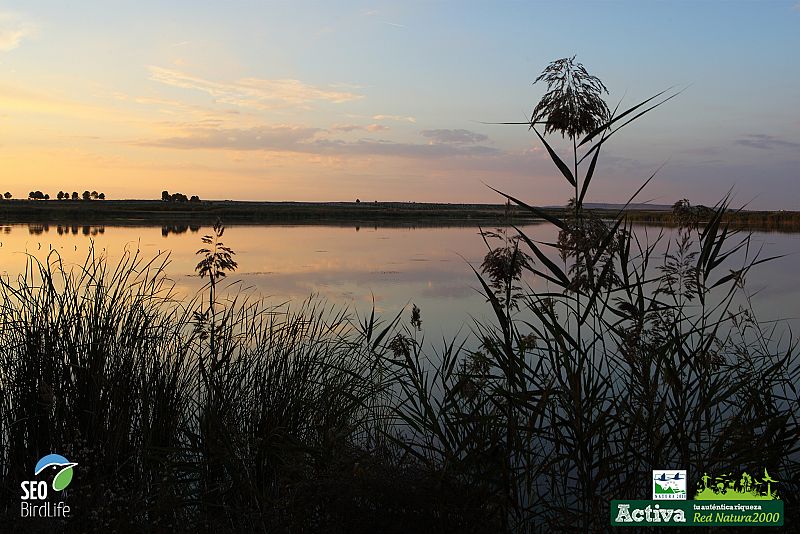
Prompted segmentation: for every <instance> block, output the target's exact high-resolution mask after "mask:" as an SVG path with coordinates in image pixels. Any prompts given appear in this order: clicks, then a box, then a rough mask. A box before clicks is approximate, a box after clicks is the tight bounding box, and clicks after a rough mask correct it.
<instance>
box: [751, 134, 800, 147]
mask: <svg viewBox="0 0 800 534" xmlns="http://www.w3.org/2000/svg"><path fill="white" fill-rule="evenodd" d="M736 144H737V145H741V146H747V147H750V148H759V149H761V150H769V149H773V148H800V143H795V142H792V141H785V140H783V139H779V138H777V137H775V136H772V135H766V134H750V135H747V136H746V137H745V138H744V139H737V140H736Z"/></svg>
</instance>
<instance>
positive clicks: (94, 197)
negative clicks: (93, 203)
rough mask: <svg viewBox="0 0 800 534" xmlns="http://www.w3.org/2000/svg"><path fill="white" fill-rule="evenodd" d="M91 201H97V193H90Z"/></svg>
mask: <svg viewBox="0 0 800 534" xmlns="http://www.w3.org/2000/svg"><path fill="white" fill-rule="evenodd" d="M91 195H92V200H97V191H92V193H91Z"/></svg>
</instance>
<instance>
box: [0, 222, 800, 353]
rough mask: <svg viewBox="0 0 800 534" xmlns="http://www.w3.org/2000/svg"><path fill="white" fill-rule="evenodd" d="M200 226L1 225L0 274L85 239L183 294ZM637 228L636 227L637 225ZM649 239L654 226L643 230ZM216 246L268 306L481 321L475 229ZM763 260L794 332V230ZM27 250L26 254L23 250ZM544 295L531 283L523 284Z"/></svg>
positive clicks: (291, 230)
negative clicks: (163, 256)
mask: <svg viewBox="0 0 800 534" xmlns="http://www.w3.org/2000/svg"><path fill="white" fill-rule="evenodd" d="M210 230H211V229H210V228H209V227H203V228H192V229H186V228H174V229H171V228H162V227H124V226H106V227H91V226H85V227H84V226H77V227H61V228H59V226H58V225H49V226H43V225H27V224H24V225H6V226H3V227H2V232H0V242H2V246H0V260H1V261H2V263H0V266H1V267H0V272H2V273H4V274H6V275H8V276H12V277H13V276H16V275H18V274H19V273H20V272H22V271H23V270H24V267H25V263H26V260H27V257H28V256H27V254H32V255H34V256H36V257H37V258H40V259H41V260H43V261H44V260H45V259H46V258H47V255H48V253H50V252H51V251H55V252H57V253H58V254H59V255H60V256H61V258H62V260H63V262H64V264H65V265H67V266H69V265H77V264H79V263H82V262H83V260H85V258H86V255H87V253H88V250H89V247H90V246H91V244H92V243H94V248H95V252H96V254H102V255H105V256H107V257H108V258H109V259H110V260H111V261H115V260H118V259H119V257H120V256H121V255H122V253H123V252H124V250H125V249H126V248H127V249H128V250H136V249H137V248H138V249H140V250H141V251H142V253H143V254H144V256H145V257H152V256H154V255H156V254H158V253H159V252H161V253H164V252H169V253H170V258H171V263H170V265H169V267H168V270H167V273H168V275H169V276H170V278H171V279H172V280H174V282H175V284H176V288H177V289H178V290H179V291H181V292H183V293H185V294H190V293H194V292H196V291H197V290H198V289H199V288H200V287H201V286H202V284H203V282H202V280H200V279H199V278H198V277H197V276H195V275H194V266H195V265H196V263H197V260H198V258H197V257H196V255H195V252H196V251H197V249H198V248H200V246H201V243H200V238H201V236H202V235H204V234H206V233H209V232H210ZM639 231H640V232H641V231H643V229H641V228H640V229H639ZM525 232H526V234H528V235H529V236H530V237H532V238H535V239H538V240H541V241H553V240H554V239H555V233H554V232H553V230H552V228H551V227H550V226H548V225H532V226H527V227H525ZM647 232H648V234H649V235H650V236H651V237H652V236H653V235H655V234H656V233H657V232H658V229H657V228H652V227H650V228H648V230H647ZM223 241H224V242H225V244H226V245H228V246H230V247H232V248H233V249H234V250H235V251H236V260H237V261H238V263H239V270H238V271H237V272H236V273H235V274H233V275H231V276H230V278H229V280H230V281H233V280H241V282H242V284H243V285H244V286H246V287H249V288H251V291H253V292H254V293H255V294H257V295H260V296H265V297H270V298H271V299H272V300H274V301H275V303H276V304H277V303H280V302H283V301H287V300H302V299H305V298H307V297H308V296H309V295H310V294H312V293H316V294H318V295H320V296H322V297H325V298H327V299H329V300H330V301H333V302H336V303H341V304H347V305H349V306H352V307H354V308H356V309H357V310H358V311H359V312H361V313H362V314H363V313H368V312H369V310H370V309H371V306H372V302H373V298H374V302H375V307H376V311H377V312H378V313H381V314H383V315H387V316H388V315H391V316H394V315H395V314H396V313H397V312H398V311H399V310H400V309H401V308H402V307H403V306H405V305H407V304H408V303H410V302H413V303H415V304H416V305H417V306H419V307H420V308H421V310H422V319H423V326H424V331H425V334H426V337H427V338H428V339H429V340H437V339H441V337H442V336H443V335H444V336H445V337H448V338H449V337H451V336H452V335H454V334H456V333H457V332H458V331H459V329H461V328H464V327H466V328H467V329H468V328H469V325H470V324H471V317H475V318H479V319H480V318H483V317H488V316H489V315H490V313H491V310H490V308H489V306H488V304H486V302H485V299H484V297H483V296H481V294H480V293H479V292H478V291H477V289H476V288H477V287H478V286H479V284H478V282H477V280H476V278H475V275H474V274H473V272H472V270H471V269H470V266H469V264H471V265H473V266H475V267H476V268H479V266H480V263H481V261H482V259H483V255H484V254H485V253H486V245H485V244H484V243H483V241H482V239H481V238H480V235H479V233H478V228H477V227H473V228H464V227H456V228H442V227H437V228H385V227H378V228H375V227H363V226H362V227H359V228H356V227H342V226H230V227H228V228H227V230H226V232H225V236H224V238H223ZM754 242H755V243H756V244H758V245H761V244H763V245H764V254H765V255H779V254H789V256H788V257H785V258H782V259H780V260H776V261H774V262H770V263H767V264H763V265H761V266H759V267H757V268H756V270H755V271H754V272H753V273H751V275H750V276H749V279H748V288H749V291H750V292H751V293H754V297H753V301H754V304H755V306H756V309H757V311H758V312H759V318H760V319H761V320H775V319H788V324H790V325H791V326H792V327H793V329H795V331H797V329H798V327H800V320H798V317H800V287H798V284H797V282H796V280H797V271H798V268H799V267H800V256H798V255H797V253H798V252H800V234H780V233H756V234H755V235H754ZM26 253H27V254H26ZM529 282H530V283H531V284H532V285H533V286H534V287H535V288H537V289H545V288H546V284H545V283H543V282H541V281H539V280H536V279H534V280H529Z"/></svg>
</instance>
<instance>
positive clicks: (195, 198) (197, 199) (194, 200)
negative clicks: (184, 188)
mask: <svg viewBox="0 0 800 534" xmlns="http://www.w3.org/2000/svg"><path fill="white" fill-rule="evenodd" d="M189 202H200V197H198V196H197V195H192V198H190V199H189Z"/></svg>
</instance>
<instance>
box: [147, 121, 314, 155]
mask: <svg viewBox="0 0 800 534" xmlns="http://www.w3.org/2000/svg"><path fill="white" fill-rule="evenodd" d="M320 131H321V130H320V129H319V128H305V127H299V126H261V127H257V128H203V127H196V128H193V129H190V130H188V131H187V132H186V133H185V135H183V136H180V137H169V138H166V139H160V140H158V141H154V142H146V143H140V144H142V145H150V146H159V147H164V148H180V149H228V150H266V151H301V150H300V148H299V147H300V144H301V143H303V142H306V141H309V140H310V139H312V138H313V137H314V136H315V135H316V134H317V133H319V132H320Z"/></svg>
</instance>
